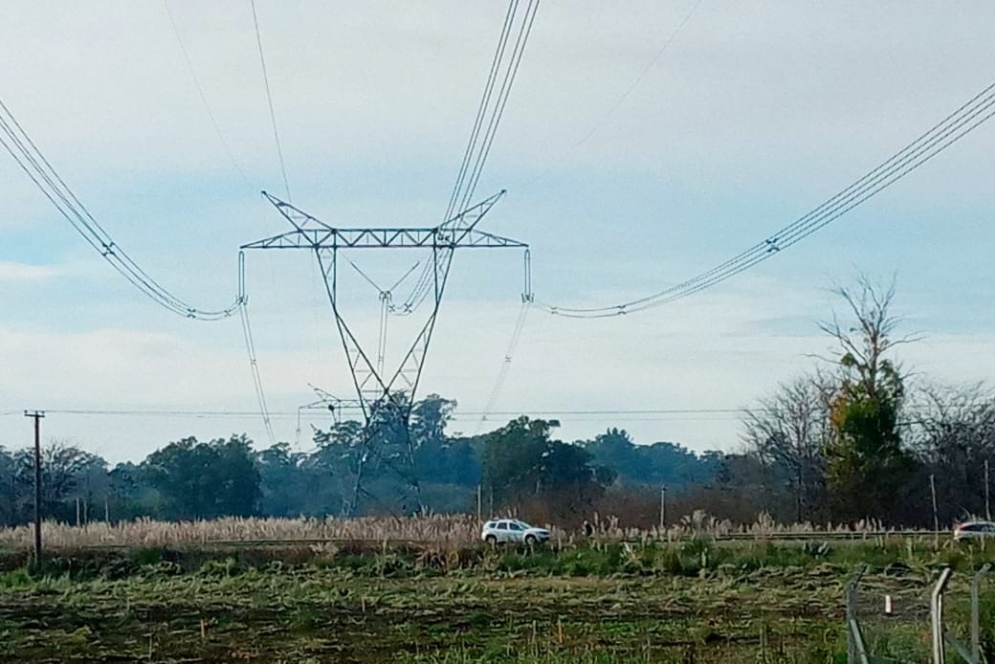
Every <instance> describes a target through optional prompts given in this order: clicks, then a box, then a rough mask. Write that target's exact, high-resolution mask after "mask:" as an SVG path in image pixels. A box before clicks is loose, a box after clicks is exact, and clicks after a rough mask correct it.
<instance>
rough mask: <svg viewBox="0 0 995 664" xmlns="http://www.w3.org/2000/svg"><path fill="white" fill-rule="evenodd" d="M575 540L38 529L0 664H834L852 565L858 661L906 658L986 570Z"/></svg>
mask: <svg viewBox="0 0 995 664" xmlns="http://www.w3.org/2000/svg"><path fill="white" fill-rule="evenodd" d="M595 523H596V530H595V533H594V536H593V537H591V538H586V537H584V536H582V535H580V534H577V533H571V532H566V531H562V530H560V531H557V532H556V533H555V534H554V539H553V542H552V544H551V545H550V546H548V547H540V548H538V549H535V550H530V549H527V548H518V547H514V546H503V547H497V548H492V547H488V546H485V545H483V544H482V543H481V542H480V541H479V526H480V523H479V521H478V520H477V519H476V518H475V517H473V516H470V515H426V516H419V517H407V518H399V519H394V518H384V517H364V518H357V519H335V518H330V519H234V518H231V519H219V520H215V521H199V522H185V523H166V522H157V521H151V520H137V521H133V522H122V523H118V524H107V523H91V524H89V525H86V526H80V527H71V526H67V525H60V524H57V523H54V522H49V523H46V524H45V533H44V535H45V538H46V544H47V551H48V554H47V556H46V559H45V562H44V567H43V569H41V570H37V569H31V568H29V567H27V566H25V564H26V561H27V560H28V552H29V551H30V549H31V546H32V533H31V530H30V529H29V528H11V529H6V530H2V531H0V561H2V562H3V566H0V661H19V662H36V661H37V662H40V661H51V653H53V652H58V653H59V656H60V657H61V658H63V659H65V660H70V659H82V660H86V661H108V662H109V661H121V660H122V659H126V660H138V659H141V660H144V661H162V662H165V661H231V660H248V661H257V662H289V661H294V662H323V661H335V662H357V663H363V664H365V663H366V662H377V661H388V660H389V661H397V662H402V663H403V662H410V663H411V664H478V663H479V664H483V662H494V663H498V664H503V663H507V664H560V663H566V662H581V663H588V664H602V663H604V664H607V663H608V662H622V663H625V664H629V663H632V664H634V663H635V662H645V661H660V662H675V663H676V662H682V663H683V662H688V661H694V662H699V663H701V662H705V663H709V662H732V661H735V662H740V661H754V662H763V663H774V662H785V663H788V662H790V663H793V664H802V663H806V664H808V663H810V664H816V663H819V664H822V663H825V662H834V661H844V660H841V659H840V657H843V656H845V655H844V653H845V652H846V632H845V621H844V616H845V610H844V609H845V602H844V595H843V588H844V587H845V585H846V582H847V580H848V579H849V578H850V577H851V576H852V574H853V571H854V570H855V569H857V568H858V567H862V566H863V565H864V564H868V565H870V571H869V573H868V574H867V576H866V577H865V580H864V582H863V586H862V591H861V593H862V595H861V598H860V605H859V611H860V613H861V616H860V617H861V620H862V621H863V623H864V625H865V637H866V640H867V644H868V647H869V648H870V649H872V651H873V652H874V653H876V654H878V655H884V656H889V657H897V658H898V659H897V661H906V662H919V661H926V658H927V656H928V639H929V625H928V615H924V612H923V610H922V607H923V606H924V603H923V602H924V598H925V597H926V596H927V595H928V591H929V588H930V585H931V583H932V582H933V580H934V579H935V576H936V573H937V571H938V570H939V569H941V568H942V567H944V566H948V565H949V566H952V567H954V568H955V569H956V570H957V577H956V580H957V583H955V584H954V586H953V587H952V590H951V594H950V597H949V613H950V621H949V622H950V625H951V627H952V628H954V629H961V630H962V628H963V626H964V625H966V624H967V622H966V620H965V619H964V618H963V611H962V607H961V605H962V604H964V601H962V600H963V597H962V595H963V594H964V581H963V579H965V578H970V574H969V572H971V571H973V570H975V569H977V568H978V567H980V566H981V565H982V564H983V563H984V562H990V561H993V560H995V548H992V547H987V550H986V549H985V548H984V547H982V546H981V545H980V544H976V543H960V544H958V543H955V542H954V541H953V540H952V538H951V537H950V536H949V533H947V534H945V535H944V536H943V537H937V536H936V535H935V534H934V533H932V532H928V531H912V532H901V531H883V530H882V529H881V528H880V527H879V526H878V524H875V523H873V522H868V523H861V524H855V525H853V526H849V527H846V528H844V527H838V528H833V529H817V528H814V527H812V526H809V525H805V524H801V525H779V524H776V523H773V522H772V521H771V520H770V519H767V518H761V519H760V520H759V521H758V522H757V523H755V524H752V525H750V526H745V527H733V526H732V525H731V524H730V523H728V522H723V521H718V520H715V519H711V518H709V517H708V516H707V515H705V514H704V513H700V512H699V513H697V514H695V515H692V516H691V517H689V518H686V519H683V520H682V521H681V522H680V523H679V524H675V525H674V526H672V527H671V528H668V529H667V530H666V531H661V530H658V529H649V530H635V529H625V528H622V527H620V526H619V522H618V520H617V519H614V518H604V519H602V518H598V519H596V522H595ZM797 538H802V539H803V541H792V540H794V539H797ZM842 538H845V539H842ZM271 544H272V545H274V546H270V545H271ZM885 592H887V593H889V594H891V595H892V596H893V599H894V604H895V607H896V615H895V617H893V618H889V619H884V618H882V617H881V616H880V615H879V614H880V613H881V611H882V607H883V595H882V594H883V593H885ZM990 600H991V596H990V594H989V593H988V592H986V593H985V595H984V601H985V604H984V607H985V613H984V616H985V618H984V621H983V624H984V625H985V639H987V640H986V641H985V643H986V644H989V645H990V644H991V643H995V638H993V635H992V633H991V628H992V626H995V622H993V621H992V620H991V619H990V618H991V615H992V614H991V611H990V608H991V601H990ZM986 647H989V646H988V645H986ZM989 654H995V651H992V652H989Z"/></svg>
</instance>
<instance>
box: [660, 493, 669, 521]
mask: <svg viewBox="0 0 995 664" xmlns="http://www.w3.org/2000/svg"><path fill="white" fill-rule="evenodd" d="M666 527H667V487H666V486H662V487H660V530H661V531H663V530H664V529H665V528H666Z"/></svg>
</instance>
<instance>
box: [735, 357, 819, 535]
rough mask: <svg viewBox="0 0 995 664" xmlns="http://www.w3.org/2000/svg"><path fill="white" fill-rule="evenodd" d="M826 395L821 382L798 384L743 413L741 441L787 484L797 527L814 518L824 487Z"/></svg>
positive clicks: (801, 380) (802, 380)
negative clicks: (812, 515)
mask: <svg viewBox="0 0 995 664" xmlns="http://www.w3.org/2000/svg"><path fill="white" fill-rule="evenodd" d="M824 392H825V388H824V387H823V386H822V385H820V384H819V383H818V382H817V378H812V377H802V378H798V379H796V380H794V381H792V382H790V383H786V384H782V385H781V386H779V387H778V389H777V390H776V391H775V392H774V393H773V394H771V395H770V396H768V397H765V398H763V399H761V400H760V401H759V402H758V404H757V406H756V407H754V408H752V409H748V410H747V411H746V413H745V420H744V429H745V430H744V433H743V441H744V442H745V443H746V445H747V447H748V449H749V450H750V452H751V453H752V454H754V455H755V456H756V457H757V458H758V459H759V460H760V461H761V463H763V464H764V465H765V466H768V467H770V468H772V469H773V470H774V473H775V476H776V477H780V478H783V479H784V480H785V481H786V482H787V484H788V486H789V488H790V490H791V492H792V494H793V497H794V504H795V519H796V520H797V521H799V522H801V521H804V520H806V519H807V518H810V514H809V512H810V510H811V509H812V507H813V506H814V505H815V504H816V503H817V502H818V500H819V496H820V494H821V492H822V488H823V486H824V480H825V463H824V458H823V454H822V451H823V448H824V446H825V442H826V436H827V431H828V414H827V410H826V401H825V398H824V396H823V395H824Z"/></svg>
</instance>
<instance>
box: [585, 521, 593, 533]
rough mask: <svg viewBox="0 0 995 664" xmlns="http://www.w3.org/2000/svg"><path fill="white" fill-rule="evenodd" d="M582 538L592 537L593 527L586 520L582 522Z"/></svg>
mask: <svg viewBox="0 0 995 664" xmlns="http://www.w3.org/2000/svg"><path fill="white" fill-rule="evenodd" d="M584 537H594V526H592V525H591V522H590V521H588V520H587V519H585V520H584Z"/></svg>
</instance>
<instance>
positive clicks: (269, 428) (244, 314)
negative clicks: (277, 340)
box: [238, 300, 276, 445]
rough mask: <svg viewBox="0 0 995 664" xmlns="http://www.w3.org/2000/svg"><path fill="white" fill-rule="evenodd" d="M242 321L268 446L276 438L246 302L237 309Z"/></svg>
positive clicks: (274, 442) (246, 348) (274, 441)
mask: <svg viewBox="0 0 995 664" xmlns="http://www.w3.org/2000/svg"><path fill="white" fill-rule="evenodd" d="M238 312H239V314H240V319H241V321H242V335H243V336H244V337H245V350H246V352H247V353H248V354H249V368H250V370H251V371H252V384H253V387H254V388H255V390H256V400H257V401H258V402H259V412H260V413H261V414H262V416H263V426H264V427H265V429H266V436H267V438H269V442H270V445H275V444H276V436H275V435H274V434H273V423H272V421H271V419H270V415H269V407H268V406H267V404H266V393H265V391H264V390H263V381H262V376H261V375H260V373H259V361H258V359H257V357H256V342H255V339H254V338H253V336H252V325H251V324H250V323H249V306H248V300H245V301H243V302H242V306H241V307H239V308H238Z"/></svg>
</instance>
